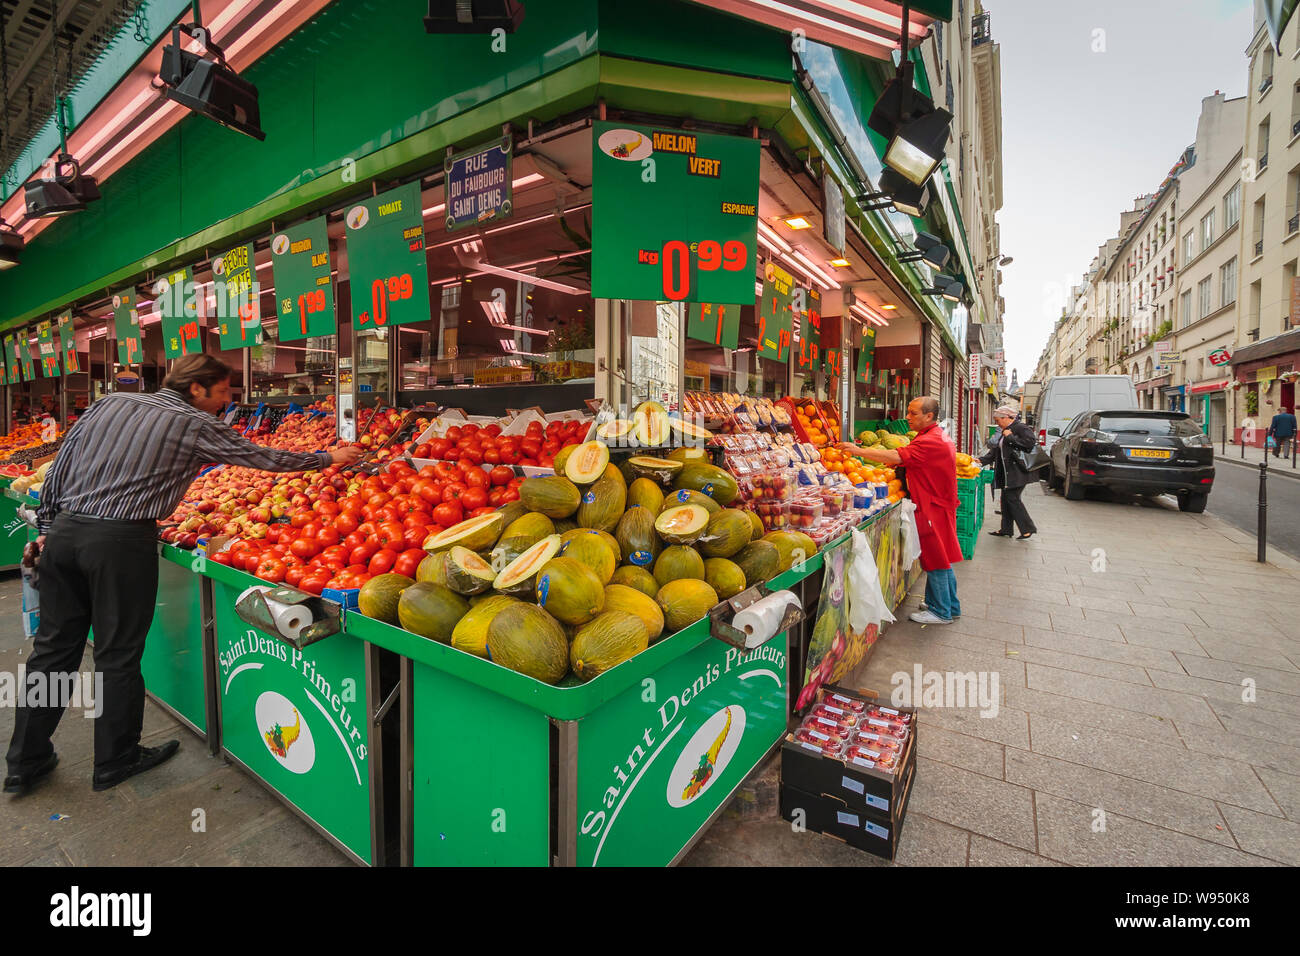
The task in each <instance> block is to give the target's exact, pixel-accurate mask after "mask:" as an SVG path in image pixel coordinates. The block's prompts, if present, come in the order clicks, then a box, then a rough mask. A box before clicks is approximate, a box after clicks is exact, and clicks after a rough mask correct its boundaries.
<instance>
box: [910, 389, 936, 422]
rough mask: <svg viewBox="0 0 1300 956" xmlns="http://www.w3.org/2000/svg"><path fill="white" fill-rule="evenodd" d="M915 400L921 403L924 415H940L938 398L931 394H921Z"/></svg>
mask: <svg viewBox="0 0 1300 956" xmlns="http://www.w3.org/2000/svg"><path fill="white" fill-rule="evenodd" d="M915 400H916V401H918V402H920V403H921V414H922V415H933V416H934V417H935V418H938V417H939V400H938V399H937V398H933V397H932V396H929V395H920V396H918V397H917V398H916V399H915Z"/></svg>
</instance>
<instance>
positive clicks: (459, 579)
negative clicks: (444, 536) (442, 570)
mask: <svg viewBox="0 0 1300 956" xmlns="http://www.w3.org/2000/svg"><path fill="white" fill-rule="evenodd" d="M496 576H497V574H496V572H495V571H493V570H492V565H490V564H488V563H487V562H486V561H484V560H483V559H482V558H480V557H479V556H478V555H477V554H475V553H474V552H473V551H471V550H470V549H469V548H462V547H461V546H460V545H456V546H455V547H453V548H452V549H451V551H449V552H448V553H447V585H448V586H449V587H450V588H451V589H452V590H453V591H455V592H456V593H457V594H478V593H479V592H481V591H486V590H487V589H488V588H490V587H491V586H492V582H493V581H495V580H496Z"/></svg>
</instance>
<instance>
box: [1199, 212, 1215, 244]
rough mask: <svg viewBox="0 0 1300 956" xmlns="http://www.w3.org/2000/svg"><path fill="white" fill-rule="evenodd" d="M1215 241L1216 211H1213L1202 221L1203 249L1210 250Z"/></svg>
mask: <svg viewBox="0 0 1300 956" xmlns="http://www.w3.org/2000/svg"><path fill="white" fill-rule="evenodd" d="M1213 241H1214V210H1213V209H1211V210H1210V211H1209V212H1207V213H1206V214H1205V217H1204V218H1203V219H1202V220H1201V248H1202V249H1208V248H1210V243H1212V242H1213Z"/></svg>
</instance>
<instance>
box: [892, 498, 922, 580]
mask: <svg viewBox="0 0 1300 956" xmlns="http://www.w3.org/2000/svg"><path fill="white" fill-rule="evenodd" d="M898 513H899V515H900V516H901V517H902V519H903V567H905V568H910V567H911V566H912V562H914V561H915V560H916V559H917V558H919V557H920V556H921V532H920V531H919V530H917V527H916V502H915V501H913V500H912V499H911V498H904V499H903V500H902V501H900V502H899V503H898Z"/></svg>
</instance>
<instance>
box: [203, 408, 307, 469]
mask: <svg viewBox="0 0 1300 956" xmlns="http://www.w3.org/2000/svg"><path fill="white" fill-rule="evenodd" d="M194 451H195V454H196V456H197V457H198V460H199V461H211V462H220V463H222V464H226V465H246V466H248V467H249V468H260V469H262V470H263V471H309V470H311V469H313V468H326V467H328V466H329V464H330V463H331V462H332V461H333V458H332V457H331V456H330V453H329V452H327V451H321V452H315V451H314V452H307V453H302V452H296V451H286V450H284V449H281V448H267V447H266V446H264V445H258V444H255V443H254V442H251V441H249V440H248V439H246V438H241V437H240V436H239V435H237V434H236V433H235V430H234V429H233V428H231V427H230V426H229V425H227V424H226V423H225V422H223V421H219V420H217V419H215V418H214V419H212V420H210V421H204V422H203V424H202V427H200V429H199V434H198V437H197V439H196V440H195V443H194Z"/></svg>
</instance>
